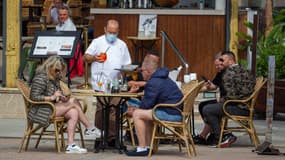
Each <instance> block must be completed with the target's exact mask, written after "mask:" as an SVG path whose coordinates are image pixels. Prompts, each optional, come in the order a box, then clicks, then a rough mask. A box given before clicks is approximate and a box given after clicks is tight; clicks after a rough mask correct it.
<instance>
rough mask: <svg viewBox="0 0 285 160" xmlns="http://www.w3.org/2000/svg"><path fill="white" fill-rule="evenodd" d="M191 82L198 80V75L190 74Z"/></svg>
mask: <svg viewBox="0 0 285 160" xmlns="http://www.w3.org/2000/svg"><path fill="white" fill-rule="evenodd" d="M190 80H191V81H193V80H197V73H190Z"/></svg>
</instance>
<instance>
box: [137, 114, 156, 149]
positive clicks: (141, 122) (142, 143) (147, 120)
mask: <svg viewBox="0 0 285 160" xmlns="http://www.w3.org/2000/svg"><path fill="white" fill-rule="evenodd" d="M133 119H134V124H135V129H136V134H137V137H138V142H139V145H138V147H140V148H141V149H146V147H147V146H149V145H150V140H151V134H152V129H153V124H152V120H153V119H152V110H151V109H149V110H143V109H136V110H135V111H134V113H133Z"/></svg>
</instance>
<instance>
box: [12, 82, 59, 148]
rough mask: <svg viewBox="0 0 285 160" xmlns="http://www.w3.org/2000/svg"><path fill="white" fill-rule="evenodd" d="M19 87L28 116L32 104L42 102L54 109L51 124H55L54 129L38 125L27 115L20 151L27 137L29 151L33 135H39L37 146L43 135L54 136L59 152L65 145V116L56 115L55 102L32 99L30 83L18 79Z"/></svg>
mask: <svg viewBox="0 0 285 160" xmlns="http://www.w3.org/2000/svg"><path fill="white" fill-rule="evenodd" d="M17 87H18V88H19V90H20V92H21V94H22V96H23V98H24V102H25V111H26V116H27V115H28V113H29V110H30V106H31V105H41V104H44V105H49V106H50V107H51V108H52V110H53V111H52V114H51V116H50V125H53V129H52V128H51V127H42V126H40V125H37V124H35V123H33V122H31V121H30V120H28V117H26V118H27V127H26V129H25V131H24V136H23V139H22V141H21V143H20V145H19V150H18V152H21V151H22V148H23V144H24V142H25V140H26V138H27V141H26V147H25V151H27V149H28V146H29V141H30V138H31V136H33V135H36V136H39V137H38V140H37V142H36V146H35V148H37V147H38V145H39V142H40V140H41V137H42V136H43V135H49V136H54V137H55V143H56V148H57V152H60V149H61V147H62V146H64V136H63V132H62V130H63V126H64V117H55V110H56V108H55V106H54V104H53V103H50V102H47V101H41V102H36V101H32V100H31V99H30V88H29V87H28V85H27V84H26V83H25V82H24V81H22V80H17ZM59 135H61V146H60V142H59Z"/></svg>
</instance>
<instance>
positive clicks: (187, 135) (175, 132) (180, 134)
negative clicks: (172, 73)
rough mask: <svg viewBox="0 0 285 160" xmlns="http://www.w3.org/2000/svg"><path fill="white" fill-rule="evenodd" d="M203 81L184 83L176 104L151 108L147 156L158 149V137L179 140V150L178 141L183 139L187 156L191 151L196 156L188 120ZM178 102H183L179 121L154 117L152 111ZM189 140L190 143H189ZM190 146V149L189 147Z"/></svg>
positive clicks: (174, 105)
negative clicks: (149, 139) (152, 122)
mask: <svg viewBox="0 0 285 160" xmlns="http://www.w3.org/2000/svg"><path fill="white" fill-rule="evenodd" d="M203 84H204V81H202V82H200V83H198V81H191V82H190V83H188V84H184V85H183V86H182V93H183V95H184V97H183V99H182V100H180V101H179V102H178V103H176V104H158V105H156V106H155V107H154V108H153V119H154V128H153V133H152V139H151V144H150V152H149V156H151V154H152V150H153V152H154V153H156V152H157V150H158V145H159V140H160V139H174V140H179V141H178V142H179V151H180V152H181V148H182V147H181V146H182V144H181V143H180V141H183V142H184V144H185V145H186V149H187V153H188V156H189V157H190V156H191V154H192V151H193V153H194V155H195V156H196V150H195V144H194V142H193V139H192V135H191V132H190V125H191V123H190V121H191V116H192V111H193V105H194V101H195V98H196V96H197V95H198V93H199V90H200V89H201V87H202V86H203ZM180 104H184V108H183V111H180V110H179V111H180V112H181V115H182V121H181V122H171V121H163V120H160V119H158V118H157V117H156V115H155V113H154V111H155V110H156V109H157V108H160V107H176V106H178V105H180ZM164 128H166V129H168V130H169V131H170V133H169V132H162V131H161V129H164ZM189 142H190V143H189ZM190 147H192V149H191V148H190Z"/></svg>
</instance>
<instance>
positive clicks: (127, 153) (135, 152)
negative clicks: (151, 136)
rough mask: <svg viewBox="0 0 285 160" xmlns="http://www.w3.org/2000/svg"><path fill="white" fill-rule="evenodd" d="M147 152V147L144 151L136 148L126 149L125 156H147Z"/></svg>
mask: <svg viewBox="0 0 285 160" xmlns="http://www.w3.org/2000/svg"><path fill="white" fill-rule="evenodd" d="M148 153H149V149H147V150H145V151H140V152H137V150H136V149H135V150H133V151H127V152H126V155H127V156H147V155H148Z"/></svg>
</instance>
